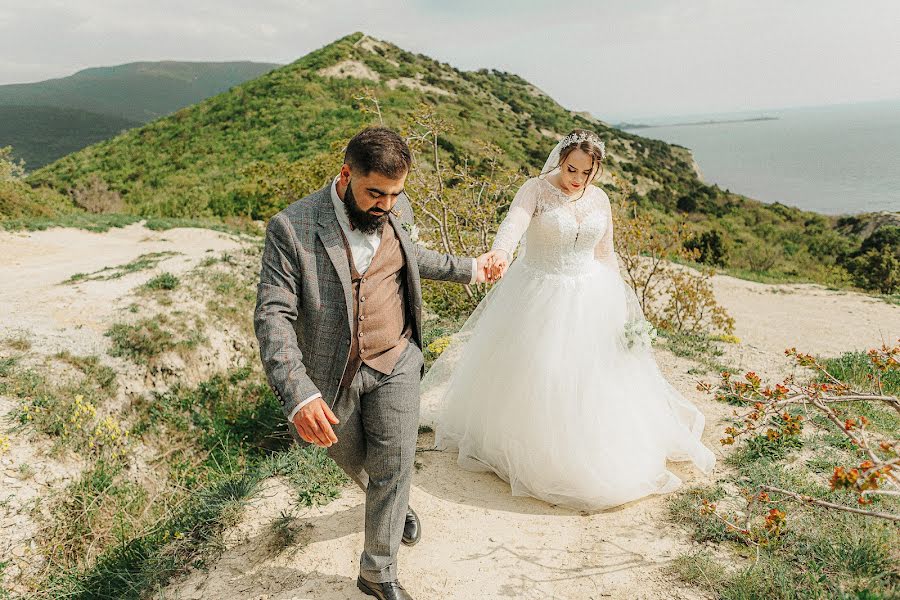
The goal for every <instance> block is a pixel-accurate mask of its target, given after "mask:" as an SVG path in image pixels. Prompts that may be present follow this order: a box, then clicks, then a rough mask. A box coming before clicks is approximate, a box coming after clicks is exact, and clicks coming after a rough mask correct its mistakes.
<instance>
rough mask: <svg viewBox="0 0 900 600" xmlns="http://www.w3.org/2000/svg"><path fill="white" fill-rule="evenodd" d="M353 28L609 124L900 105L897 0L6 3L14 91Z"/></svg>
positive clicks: (266, 51) (234, 54)
mask: <svg viewBox="0 0 900 600" xmlns="http://www.w3.org/2000/svg"><path fill="white" fill-rule="evenodd" d="M354 31H363V32H365V33H367V34H369V35H371V36H373V37H376V38H379V39H383V40H387V41H389V42H392V43H394V44H397V45H398V46H401V47H403V48H405V49H407V50H410V51H413V52H420V53H423V54H426V55H428V56H431V57H432V58H435V59H437V60H440V61H443V62H448V63H450V64H452V65H453V66H455V67H457V68H460V69H465V70H470V69H479V68H484V67H486V68H495V69H500V70H504V71H510V72H512V73H516V74H518V75H521V76H522V77H524V78H525V79H527V80H529V81H530V82H532V83H534V84H535V85H537V86H538V87H539V88H541V89H542V90H544V91H545V92H546V93H548V94H549V95H551V96H552V97H553V98H554V99H556V100H557V101H559V102H560V103H561V104H563V105H564V106H566V107H567V108H570V109H572V110H587V111H590V112H591V113H593V114H594V115H596V116H597V117H599V118H601V119H604V120H606V121H610V122H619V121H622V120H630V121H635V120H640V119H641V118H642V117H645V118H650V117H656V116H665V115H694V114H708V113H716V112H738V111H764V110H765V109H767V108H768V109H774V108H782V107H791V106H813V105H824V104H841V103H847V102H865V101H871V100H882V99H893V98H900V76H898V75H897V74H898V73H900V1H898V0H865V1H864V2H855V3H854V2H849V1H837V0H817V1H813V0H789V1H787V2H785V0H780V1H775V0H755V1H750V0H743V1H738V0H594V1H591V0H569V1H558V2H536V1H533V0H518V1H514V0H498V1H491V0H480V1H478V0H459V1H453V0H444V1H438V0H418V1H413V0H410V1H406V2H403V1H398V0H383V1H374V0H328V1H311V0H254V1H253V2H247V1H246V0H215V1H213V0H197V1H192V0H178V1H175V0H154V1H152V2H149V1H125V0H66V1H63V0H28V1H27V2H22V1H21V0H15V1H12V0H0V84H6V83H22V82H30V81H40V80H43V79H49V78H53V77H63V76H66V75H70V74H72V73H74V72H75V71H78V70H79V69H83V68H87V67H94V66H104V65H114V64H121V63H127V62H133V61H142V60H148V61H154V60H191V61H221V60H255V61H263V62H277V63H288V62H292V61H294V60H296V59H297V58H299V57H301V56H303V55H304V54H306V53H308V52H310V51H312V50H314V49H316V48H319V47H321V46H324V45H326V44H328V43H330V42H332V41H334V40H335V39H337V38H339V37H342V36H344V35H346V34H348V33H352V32H354Z"/></svg>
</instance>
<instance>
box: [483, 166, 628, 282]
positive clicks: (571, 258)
mask: <svg viewBox="0 0 900 600" xmlns="http://www.w3.org/2000/svg"><path fill="white" fill-rule="evenodd" d="M523 234H525V240H524V241H525V247H526V248H527V252H525V254H524V262H525V263H526V264H528V265H529V266H531V267H534V268H538V269H541V270H545V271H550V272H567V273H568V272H577V271H578V269H579V268H581V267H584V266H585V265H587V264H589V263H590V262H591V261H599V262H600V263H602V264H604V265H606V266H608V267H609V268H611V269H613V270H614V271H616V273H618V270H619V265H618V261H617V260H616V253H615V251H614V250H613V228H612V211H611V208H610V204H609V197H608V196H607V195H606V192H604V191H603V190H601V189H600V188H598V187H596V186H593V185H589V186H588V188H587V190H585V192H584V194H583V195H582V196H581V197H578V195H575V196H574V198H573V197H570V196H567V195H566V194H565V193H563V191H562V190H560V189H559V188H558V187H556V186H555V185H553V184H552V183H550V182H549V181H547V180H546V179H540V178H538V177H534V178H532V179H529V180H528V181H526V182H525V183H524V184H523V185H522V187H521V188H519V191H518V192H517V193H516V197H515V198H514V199H513V202H512V205H511V206H510V208H509V214H507V216H506V218H505V219H504V220H503V223H501V224H500V228H499V229H498V231H497V237H496V238H494V244H493V246H492V249H493V250H503V251H505V252H506V253H507V254H508V255H509V257H510V258H512V254H513V252H514V251H515V249H516V247H517V246H518V245H519V241H520V240H521V239H522V235H523ZM520 256H521V252H520Z"/></svg>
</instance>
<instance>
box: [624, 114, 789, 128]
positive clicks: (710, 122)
mask: <svg viewBox="0 0 900 600" xmlns="http://www.w3.org/2000/svg"><path fill="white" fill-rule="evenodd" d="M777 120H778V117H751V118H748V119H722V120H708V121H691V122H686V123H659V124H655V125H653V124H649V123H618V124H617V125H613V127H615V128H616V129H622V130H624V129H649V128H652V127H687V126H689V125H721V124H723V123H747V122H750V121H777Z"/></svg>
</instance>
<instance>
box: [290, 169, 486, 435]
mask: <svg viewBox="0 0 900 600" xmlns="http://www.w3.org/2000/svg"><path fill="white" fill-rule="evenodd" d="M337 182H338V178H337V177H335V178H334V181H332V182H331V202H332V204H334V212H335V214H336V215H337V220H338V225H340V226H341V231H343V232H344V236H345V237H346V238H347V242H348V243H349V244H350V255H351V256H352V257H353V264H354V265H355V266H356V270H357V272H359V274H360V275H362V274H364V273H365V272H366V271H368V270H369V266H371V264H372V258H373V257H374V256H375V252H376V251H377V250H378V246H379V245H381V235H380V234H378V233H377V232H376V233H363V232H362V231H360V230H359V229H355V228H354V227H353V226H352V225H351V224H350V217H348V216H347V211H346V209H345V208H344V201H343V200H341V197H340V196H338V193H337ZM398 235H399V234H398ZM477 278H478V261H477V260H476V259H474V258H473V259H472V280H471V281H470V282H469V284H470V285H471V284H473V283H475V281H477ZM321 397H322V394H313V395H312V396H310V397H309V398H307V399H306V400H304V401H303V402H301V403H300V404H298V405H297V406H295V407H294V410H292V411H291V414H290V416H288V421H291V422H292V423H293V421H294V416H295V415H296V414H297V413H298V412H300V409H301V408H303V407H304V406H306V405H307V404H309V403H310V402H312V401H313V400H315V399H316V398H321Z"/></svg>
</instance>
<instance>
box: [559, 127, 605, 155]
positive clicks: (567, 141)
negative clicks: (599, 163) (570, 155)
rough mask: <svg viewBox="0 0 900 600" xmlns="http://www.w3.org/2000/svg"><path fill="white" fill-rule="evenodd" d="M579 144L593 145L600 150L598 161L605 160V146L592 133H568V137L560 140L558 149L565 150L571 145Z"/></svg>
mask: <svg viewBox="0 0 900 600" xmlns="http://www.w3.org/2000/svg"><path fill="white" fill-rule="evenodd" d="M581 142H590V143H592V144H594V145H595V146H597V147H598V148H600V160H603V159H604V158H606V144H604V143H603V140H601V139H600V138H598V137H597V136H596V135H594V134H592V133H582V132H575V133H570V134H569V135H567V136H566V137H564V138H563V139H562V142H560V146H559V147H560V149H562V148H567V147H568V146H570V145H572V144H580V143H581Z"/></svg>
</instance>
